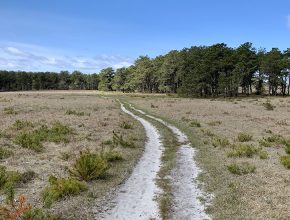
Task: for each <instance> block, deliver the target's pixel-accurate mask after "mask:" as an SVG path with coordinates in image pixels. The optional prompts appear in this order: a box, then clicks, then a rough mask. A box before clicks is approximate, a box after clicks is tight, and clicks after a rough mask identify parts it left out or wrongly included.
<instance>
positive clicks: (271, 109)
mask: <svg viewBox="0 0 290 220" xmlns="http://www.w3.org/2000/svg"><path fill="white" fill-rule="evenodd" d="M263 106H264V107H265V109H266V110H268V111H273V110H274V108H275V106H274V105H272V104H271V102H270V101H267V102H265V103H263Z"/></svg>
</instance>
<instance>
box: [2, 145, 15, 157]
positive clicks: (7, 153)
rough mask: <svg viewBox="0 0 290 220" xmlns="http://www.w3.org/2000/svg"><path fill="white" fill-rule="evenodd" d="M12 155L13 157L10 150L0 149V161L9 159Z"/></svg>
mask: <svg viewBox="0 0 290 220" xmlns="http://www.w3.org/2000/svg"><path fill="white" fill-rule="evenodd" d="M12 155H13V152H12V151H11V150H8V149H4V148H3V147H0V160H2V159H6V158H8V157H11V156H12Z"/></svg>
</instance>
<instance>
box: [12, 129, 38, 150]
mask: <svg viewBox="0 0 290 220" xmlns="http://www.w3.org/2000/svg"><path fill="white" fill-rule="evenodd" d="M14 142H15V143H16V144H18V145H20V146H21V147H23V148H28V149H30V150H34V151H35V152H41V151H43V145H42V143H41V139H40V137H39V136H38V135H37V134H36V133H34V132H23V133H20V134H19V135H17V136H16V138H15V141H14Z"/></svg>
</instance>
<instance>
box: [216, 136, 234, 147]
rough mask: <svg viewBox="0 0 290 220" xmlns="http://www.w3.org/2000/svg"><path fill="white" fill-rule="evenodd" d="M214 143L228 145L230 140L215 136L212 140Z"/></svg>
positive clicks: (217, 145)
mask: <svg viewBox="0 0 290 220" xmlns="http://www.w3.org/2000/svg"><path fill="white" fill-rule="evenodd" d="M212 145H213V146H214V147H222V148H224V147H228V146H229V145H230V141H229V140H228V139H227V138H225V137H214V138H213V140H212Z"/></svg>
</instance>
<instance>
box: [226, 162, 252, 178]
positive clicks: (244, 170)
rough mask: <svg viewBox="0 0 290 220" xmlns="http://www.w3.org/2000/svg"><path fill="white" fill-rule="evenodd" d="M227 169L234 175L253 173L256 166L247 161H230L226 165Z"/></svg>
mask: <svg viewBox="0 0 290 220" xmlns="http://www.w3.org/2000/svg"><path fill="white" fill-rule="evenodd" d="M227 168H228V170H229V171H230V172H231V173H233V174H236V175H244V174H248V173H254V172H255V171H256V167H255V166H254V165H251V164H249V163H240V164H237V163H232V164H230V165H228V166H227Z"/></svg>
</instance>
